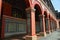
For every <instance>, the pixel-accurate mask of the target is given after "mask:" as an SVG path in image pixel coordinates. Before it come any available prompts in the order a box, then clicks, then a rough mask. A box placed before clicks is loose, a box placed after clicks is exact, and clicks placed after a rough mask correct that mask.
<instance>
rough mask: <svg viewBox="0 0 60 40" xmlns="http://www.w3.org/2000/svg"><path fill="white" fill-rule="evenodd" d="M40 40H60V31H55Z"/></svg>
mask: <svg viewBox="0 0 60 40" xmlns="http://www.w3.org/2000/svg"><path fill="white" fill-rule="evenodd" d="M38 40H60V30H57V31H54V32H52V33H51V34H49V35H47V36H46V37H40V38H38Z"/></svg>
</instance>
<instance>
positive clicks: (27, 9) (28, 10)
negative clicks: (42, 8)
mask: <svg viewBox="0 0 60 40" xmlns="http://www.w3.org/2000/svg"><path fill="white" fill-rule="evenodd" d="M25 10H26V12H27V13H31V11H33V12H35V11H36V9H34V8H31V7H28V8H26V9H25Z"/></svg>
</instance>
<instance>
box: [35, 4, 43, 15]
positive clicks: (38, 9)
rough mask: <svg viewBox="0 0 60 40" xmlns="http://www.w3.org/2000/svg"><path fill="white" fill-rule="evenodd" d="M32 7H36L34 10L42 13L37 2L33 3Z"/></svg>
mask: <svg viewBox="0 0 60 40" xmlns="http://www.w3.org/2000/svg"><path fill="white" fill-rule="evenodd" d="M34 8H35V9H36V11H39V13H40V14H42V10H41V8H40V6H39V5H38V4H35V7H34Z"/></svg>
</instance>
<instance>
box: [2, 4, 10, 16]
mask: <svg viewBox="0 0 60 40" xmlns="http://www.w3.org/2000/svg"><path fill="white" fill-rule="evenodd" d="M3 14H4V15H7V16H11V5H10V4H8V3H3Z"/></svg>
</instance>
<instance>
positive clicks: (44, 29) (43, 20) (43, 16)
mask: <svg viewBox="0 0 60 40" xmlns="http://www.w3.org/2000/svg"><path fill="white" fill-rule="evenodd" d="M42 18H43V31H44V36H46V30H45V16H44V15H42Z"/></svg>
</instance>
